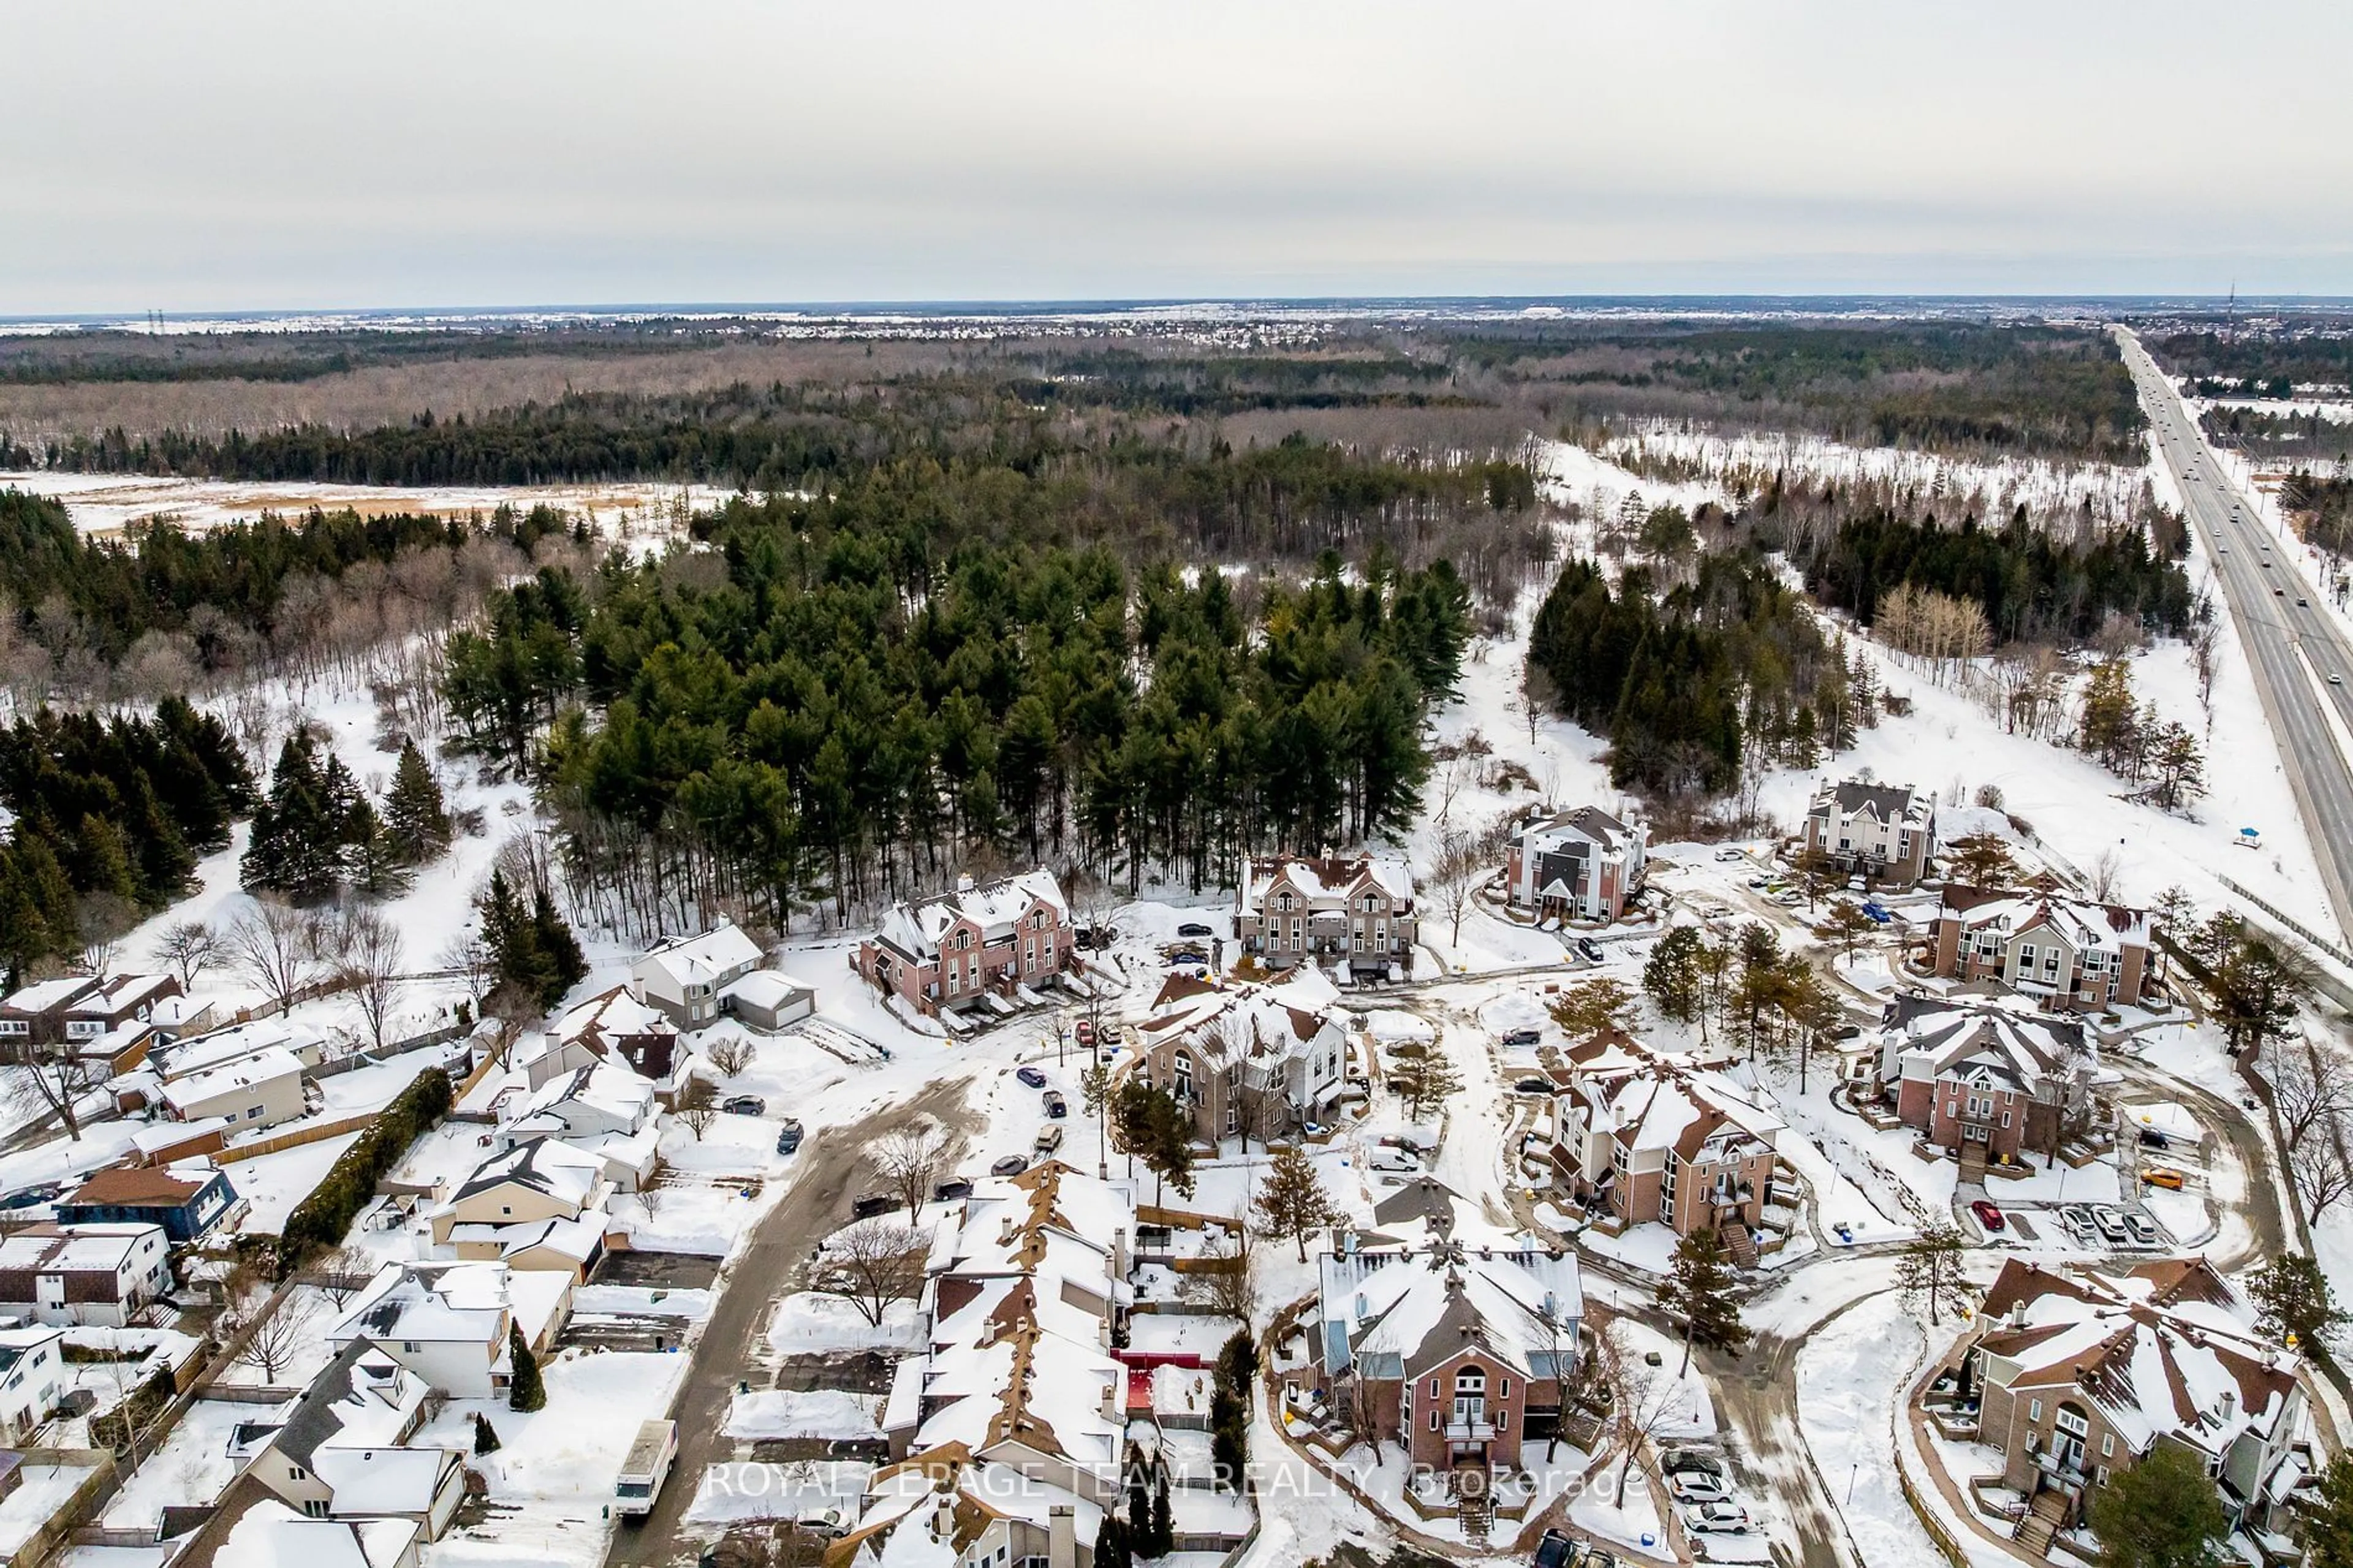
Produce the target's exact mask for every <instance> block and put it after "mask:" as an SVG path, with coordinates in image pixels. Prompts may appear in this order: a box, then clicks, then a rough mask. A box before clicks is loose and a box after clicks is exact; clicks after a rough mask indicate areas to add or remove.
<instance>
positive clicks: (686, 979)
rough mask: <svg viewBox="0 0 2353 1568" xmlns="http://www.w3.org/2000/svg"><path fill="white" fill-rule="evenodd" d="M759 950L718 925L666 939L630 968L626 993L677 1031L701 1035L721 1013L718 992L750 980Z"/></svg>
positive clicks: (726, 926) (739, 934)
mask: <svg viewBox="0 0 2353 1568" xmlns="http://www.w3.org/2000/svg"><path fill="white" fill-rule="evenodd" d="M759 962H760V945H759V943H757V942H754V941H753V940H752V939H751V938H750V937H748V936H745V935H744V933H743V932H742V931H739V930H737V929H736V927H735V925H734V922H733V921H726V920H722V921H720V922H719V923H718V924H717V925H715V926H713V927H712V929H711V930H709V931H704V932H703V933H702V935H701V936H686V937H679V936H672V937H664V938H663V939H662V940H661V941H659V942H656V943H654V945H653V946H652V947H650V948H649V949H647V950H646V953H645V956H644V957H642V958H640V959H638V962H637V963H635V964H634V965H632V966H631V967H630V970H629V991H630V994H633V995H634V996H636V997H637V999H638V1001H640V1002H642V1003H644V1004H645V1005H648V1006H649V1007H653V1008H656V1009H659V1011H660V1013H661V1014H662V1016H665V1017H667V1018H668V1019H669V1020H670V1023H671V1024H673V1025H674V1026H677V1027H679V1028H681V1029H700V1028H702V1027H703V1026H705V1025H707V1024H709V1023H710V1022H711V1021H712V1019H714V1018H716V1017H718V1016H719V1015H720V1013H721V1011H722V1010H723V1002H722V999H721V997H720V992H722V991H723V990H724V989H726V987H727V986H728V984H731V983H732V982H733V981H736V980H740V979H741V978H743V977H744V975H746V974H749V973H751V972H752V971H753V969H754V967H755V966H757V965H758V963H759Z"/></svg>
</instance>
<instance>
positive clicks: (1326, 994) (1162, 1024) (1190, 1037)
mask: <svg viewBox="0 0 2353 1568" xmlns="http://www.w3.org/2000/svg"><path fill="white" fill-rule="evenodd" d="M1338 1000H1339V993H1338V991H1337V990H1336V989H1335V987H1334V986H1333V984H1332V982H1331V980H1330V978H1329V977H1327V976H1326V975H1325V974H1324V973H1323V972H1322V971H1321V970H1319V969H1317V968H1316V967H1315V965H1314V964H1312V963H1303V964H1300V965H1298V966H1297V967H1296V968H1294V969H1292V970H1290V971H1288V972H1287V973H1285V975H1284V977H1283V978H1282V979H1281V980H1277V981H1272V982H1269V983H1265V984H1217V983H1215V982H1211V981H1207V980H1194V979H1191V978H1188V977H1187V976H1184V975H1171V976H1170V977H1169V978H1168V979H1167V980H1166V981H1164V982H1163V983H1162V984H1161V987H1160V991H1159V994H1158V995H1156V996H1155V997H1154V999H1153V1004H1152V1010H1151V1011H1150V1012H1149V1013H1147V1014H1145V1016H1144V1017H1142V1018H1140V1019H1138V1020H1137V1021H1136V1023H1135V1031H1136V1036H1137V1037H1138V1038H1139V1039H1140V1040H1142V1041H1143V1043H1144V1047H1145V1049H1146V1050H1150V1049H1152V1048H1153V1047H1155V1046H1157V1045H1158V1044H1160V1043H1161V1042H1162V1041H1164V1040H1172V1039H1182V1040H1183V1041H1185V1043H1186V1046H1187V1048H1188V1049H1189V1050H1191V1051H1193V1052H1194V1053H1195V1054H1196V1055H1197V1056H1198V1057H1199V1058H1201V1059H1202V1061H1203V1063H1204V1064H1205V1066H1217V1067H1224V1066H1228V1065H1233V1064H1237V1063H1240V1062H1244V1061H1265V1060H1271V1059H1281V1058H1288V1057H1292V1056H1296V1055H1299V1054H1300V1053H1302V1052H1304V1051H1307V1050H1310V1049H1311V1048H1313V1047H1315V1046H1317V1045H1319V1044H1325V1045H1328V1044H1333V1043H1336V1042H1338V1041H1340V1040H1343V1039H1345V1036H1346V1032H1347V1031H1346V1029H1345V1026H1343V1025H1342V1023H1341V1021H1340V1013H1339V1010H1338V1007H1337V1003H1338Z"/></svg>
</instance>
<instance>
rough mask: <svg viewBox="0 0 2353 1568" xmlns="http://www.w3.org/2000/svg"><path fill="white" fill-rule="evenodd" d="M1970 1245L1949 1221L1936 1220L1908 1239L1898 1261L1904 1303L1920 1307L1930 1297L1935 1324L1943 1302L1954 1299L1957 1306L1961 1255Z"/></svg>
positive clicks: (1897, 1278) (1931, 1319) (1898, 1285)
mask: <svg viewBox="0 0 2353 1568" xmlns="http://www.w3.org/2000/svg"><path fill="white" fill-rule="evenodd" d="M1967 1251H1968V1243H1967V1242H1965V1241H1963V1240H1962V1239H1961V1233H1960V1231H1959V1230H1958V1229H1957V1227H1955V1226H1953V1225H1952V1224H1951V1223H1950V1222H1949V1221H1939V1222H1935V1223H1932V1224H1930V1225H1928V1226H1926V1227H1925V1228H1923V1229H1922V1230H1921V1232H1920V1234H1919V1235H1918V1236H1917V1237H1914V1238H1913V1239H1912V1240H1910V1241H1907V1242H1905V1244H1904V1251H1903V1253H1902V1254H1901V1255H1900V1256H1899V1257H1898V1258H1896V1261H1895V1289H1897V1290H1898V1291H1899V1292H1901V1293H1902V1296H1903V1299H1904V1304H1905V1306H1907V1307H1911V1308H1913V1309H1915V1310H1917V1309H1918V1307H1919V1305H1920V1303H1921V1302H1922V1301H1923V1300H1926V1302H1927V1304H1928V1321H1929V1323H1930V1324H1932V1325H1933V1324H1934V1323H1935V1322H1936V1310H1937V1308H1938V1306H1939V1305H1940V1304H1941V1303H1944V1302H1947V1301H1950V1302H1952V1303H1953V1304H1954V1305H1956V1306H1957V1305H1958V1304H1959V1302H1960V1298H1961V1290H1962V1280H1961V1259H1962V1257H1963V1255H1964V1254H1965V1253H1966V1252H1967Z"/></svg>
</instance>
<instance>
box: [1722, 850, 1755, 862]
mask: <svg viewBox="0 0 2353 1568" xmlns="http://www.w3.org/2000/svg"><path fill="white" fill-rule="evenodd" d="M1715 858H1717V859H1719V860H1742V859H1746V858H1747V857H1746V855H1744V854H1743V853H1742V852H1741V851H1740V850H1737V849H1719V850H1717V851H1716V852H1715Z"/></svg>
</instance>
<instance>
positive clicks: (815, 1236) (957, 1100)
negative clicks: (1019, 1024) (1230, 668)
mask: <svg viewBox="0 0 2353 1568" xmlns="http://www.w3.org/2000/svg"><path fill="white" fill-rule="evenodd" d="M968 1087H969V1086H968V1085H967V1084H966V1083H965V1080H963V1079H955V1080H952V1081H949V1082H946V1083H938V1084H934V1085H933V1086H932V1087H930V1088H929V1089H925V1090H924V1091H923V1093H921V1094H919V1095H917V1096H916V1097H915V1098H914V1099H913V1100H908V1101H906V1102H905V1103H903V1104H901V1105H893V1106H886V1107H884V1108H883V1109H881V1110H876V1111H874V1112H873V1113H872V1114H871V1115H869V1116H867V1117H866V1118H865V1119H864V1120H862V1121H855V1122H850V1123H848V1124H846V1125H843V1126H839V1127H829V1128H826V1129H824V1130H822V1131H818V1132H816V1133H814V1134H813V1135H812V1136H811V1137H810V1138H809V1140H808V1141H807V1142H806V1143H804V1144H803V1145H802V1146H801V1151H800V1152H799V1154H798V1155H797V1156H796V1157H795V1159H794V1163H793V1172H792V1175H791V1178H790V1186H789V1188H788V1189H787V1190H786V1193H785V1194H784V1195H783V1197H782V1198H781V1199H780V1200H779V1201H778V1203H777V1204H776V1207H774V1208H772V1209H770V1210H769V1211H768V1215H767V1217H766V1218H765V1219H763V1220H762V1221H761V1222H760V1224H759V1226H758V1228H757V1229H755V1230H754V1231H753V1233H752V1239H751V1241H750V1242H749V1243H748V1244H746V1246H745V1247H744V1251H743V1253H742V1254H741V1256H739V1257H738V1258H737V1259H736V1261H735V1265H734V1267H733V1269H732V1270H731V1271H730V1272H729V1274H728V1276H727V1279H726V1280H725V1282H724V1287H723V1289H721V1291H720V1293H719V1299H718V1300H716V1301H714V1302H713V1303H712V1308H711V1319H710V1321H708V1322H707V1323H705V1324H704V1325H703V1330H702V1339H701V1341H699V1342H697V1343H696V1345H695V1347H694V1352H693V1362H692V1364H691V1366H690V1367H689V1368H688V1369H687V1375H686V1382H685V1384H684V1385H683V1386H681V1388H680V1390H679V1393H678V1398H677V1400H676V1401H675V1402H674V1404H673V1405H671V1408H670V1419H671V1420H673V1421H676V1422H677V1423H678V1445H679V1447H678V1464H677V1467H676V1468H674V1469H673V1470H672V1471H671V1473H670V1483H669V1484H668V1485H667V1486H665V1487H663V1488H662V1491H661V1496H660V1497H659V1498H658V1499H656V1500H655V1503H654V1510H653V1512H652V1513H651V1514H650V1515H649V1516H648V1517H647V1518H646V1519H645V1520H644V1521H641V1522H639V1523H638V1524H634V1525H631V1524H620V1525H617V1526H616V1527H615V1529H614V1531H613V1542H612V1545H611V1547H610V1548H609V1549H608V1550H607V1552H606V1555H605V1561H606V1562H607V1563H610V1564H613V1565H614V1568H622V1565H624V1564H644V1565H647V1568H657V1565H667V1564H671V1563H691V1562H692V1561H693V1560H694V1557H695V1555H696V1553H697V1552H700V1551H701V1550H702V1545H703V1542H704V1541H705V1539H706V1536H705V1535H704V1534H703V1533H702V1527H700V1526H691V1525H689V1524H687V1522H686V1512H687V1510H688V1509H689V1508H691V1506H692V1505H693V1502H694V1496H695V1492H696V1490H697V1489H699V1488H700V1487H701V1486H702V1475H703V1471H704V1470H705V1469H706V1468H708V1467H710V1466H712V1465H714V1464H718V1463H721V1462H723V1461H725V1460H729V1459H733V1458H734V1457H735V1444H734V1442H733V1439H731V1438H729V1437H726V1436H723V1429H724V1428H725V1426H726V1425H727V1413H728V1405H729V1402H730V1401H731V1400H732V1399H733V1397H734V1394H735V1384H736V1382H737V1380H738V1379H740V1378H743V1377H744V1376H745V1375H746V1374H748V1373H750V1372H751V1371H752V1370H753V1369H754V1368H755V1367H758V1366H760V1365H762V1363H763V1361H764V1358H763V1356H762V1354H761V1352H760V1349H759V1336H760V1331H761V1330H762V1329H763V1328H764V1327H765V1325H766V1323H767V1321H768V1312H769V1309H770V1307H771V1306H773V1305H774V1304H775V1302H776V1300H777V1299H778V1298H779V1297H780V1296H782V1295H784V1294H785V1293H786V1288H787V1281H788V1280H789V1279H791V1278H792V1277H793V1276H794V1274H795V1271H796V1270H797V1268H799V1266H800V1265H802V1264H803V1263H805V1262H807V1259H808V1257H809V1255H810V1254H811V1253H812V1252H813V1251H815V1250H816V1248H817V1245H818V1242H820V1241H822V1240H823V1239H824V1238H825V1237H827V1236H828V1235H830V1234H831V1233H832V1232H834V1231H835V1230H838V1229H839V1228H840V1227H841V1226H844V1225H846V1224H848V1223H849V1189H850V1187H851V1185H852V1184H853V1183H855V1182H857V1181H858V1180H860V1175H861V1173H862V1172H863V1171H864V1170H865V1162H864V1161H863V1160H862V1159H860V1152H861V1151H862V1150H864V1149H865V1148H866V1146H867V1145H868V1144H869V1143H871V1142H872V1141H873V1140H874V1139H876V1138H878V1137H881V1135H882V1134H884V1133H886V1132H888V1131H891V1130H892V1129H893V1128H895V1127H897V1126H899V1125H900V1124H901V1123H902V1122H904V1121H908V1120H909V1119H910V1118H912V1117H915V1116H919V1115H930V1116H933V1117H934V1118H936V1119H937V1120H938V1121H941V1122H942V1123H943V1124H944V1125H946V1126H947V1127H948V1128H949V1129H950V1130H951V1132H955V1131H960V1129H961V1123H962V1122H963V1121H964V1120H965V1118H964V1115H963V1112H964V1097H965V1089H967V1088H968ZM720 1533H721V1531H718V1530H716V1529H712V1530H711V1531H709V1532H708V1537H707V1538H708V1539H716V1538H717V1536H718V1535H719V1534H720Z"/></svg>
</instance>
